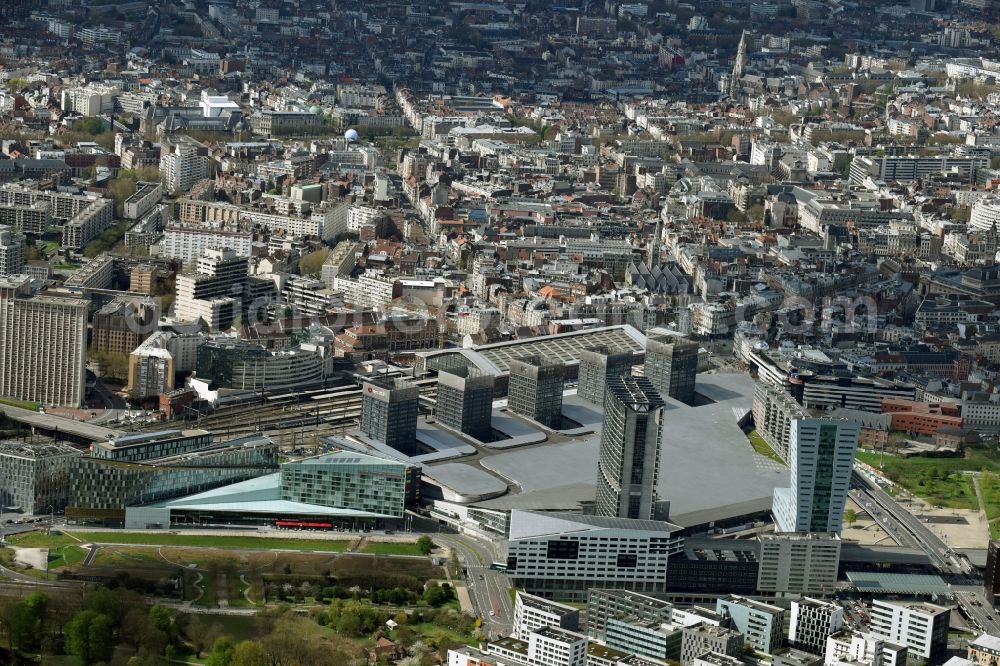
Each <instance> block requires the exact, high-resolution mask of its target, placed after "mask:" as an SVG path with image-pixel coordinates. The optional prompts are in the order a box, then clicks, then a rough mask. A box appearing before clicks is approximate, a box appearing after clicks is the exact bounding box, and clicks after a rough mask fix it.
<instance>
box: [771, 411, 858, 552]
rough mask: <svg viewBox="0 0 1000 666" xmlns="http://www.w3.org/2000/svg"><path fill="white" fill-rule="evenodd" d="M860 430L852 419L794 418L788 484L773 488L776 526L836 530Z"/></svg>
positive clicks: (786, 529) (841, 517)
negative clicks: (789, 485)
mask: <svg viewBox="0 0 1000 666" xmlns="http://www.w3.org/2000/svg"><path fill="white" fill-rule="evenodd" d="M860 432H861V431H860V428H859V427H858V424H857V423H856V422H854V421H844V420H834V419H795V420H794V421H792V432H791V437H790V440H789V446H788V448H789V467H790V468H791V472H792V475H791V476H792V478H791V487H790V488H776V489H775V490H774V501H773V504H772V511H773V513H774V521H775V528H776V531H779V532H835V533H838V534H839V533H840V528H841V526H842V524H843V521H844V504H845V503H846V501H847V491H848V490H849V489H850V487H851V472H852V471H853V469H854V452H855V451H856V450H857V448H858V437H859V435H860Z"/></svg>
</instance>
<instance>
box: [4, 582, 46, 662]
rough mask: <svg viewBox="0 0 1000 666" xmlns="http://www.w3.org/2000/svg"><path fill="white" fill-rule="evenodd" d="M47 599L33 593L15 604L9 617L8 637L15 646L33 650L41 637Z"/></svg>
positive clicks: (40, 594) (38, 593)
mask: <svg viewBox="0 0 1000 666" xmlns="http://www.w3.org/2000/svg"><path fill="white" fill-rule="evenodd" d="M48 604H49V599H48V597H46V596H45V595H44V594H42V593H41V592H33V593H32V594H29V595H28V596H27V597H25V598H24V599H21V600H20V601H18V602H17V604H15V606H14V608H13V612H12V613H11V615H10V620H9V622H10V628H9V631H10V635H11V641H12V642H13V644H14V645H15V646H17V647H18V648H20V649H22V650H33V649H34V648H35V647H36V646H37V645H38V643H39V640H40V639H41V636H42V629H43V627H44V625H45V616H46V612H47V610H48Z"/></svg>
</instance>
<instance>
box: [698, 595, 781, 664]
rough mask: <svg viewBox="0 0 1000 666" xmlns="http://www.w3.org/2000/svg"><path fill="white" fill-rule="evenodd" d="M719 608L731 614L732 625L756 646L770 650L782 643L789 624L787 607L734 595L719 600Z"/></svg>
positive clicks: (768, 652) (766, 651) (766, 650)
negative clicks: (786, 623)
mask: <svg viewBox="0 0 1000 666" xmlns="http://www.w3.org/2000/svg"><path fill="white" fill-rule="evenodd" d="M715 612H716V613H719V614H720V615H723V616H724V617H728V618H729V621H730V623H731V625H732V627H733V628H734V629H736V630H737V631H739V632H740V633H741V634H743V636H744V638H745V639H746V642H747V643H748V644H750V646H752V647H753V648H754V649H755V650H757V651H759V652H764V653H766V654H770V653H771V652H773V651H774V650H776V649H778V648H780V647H781V646H782V643H783V641H784V624H785V610H784V609H783V608H779V607H778V606H774V605H772V604H766V603H763V602H760V601H754V600H753V599H748V598H746V597H740V596H736V595H730V596H728V597H723V598H720V599H719V600H718V601H716V603H715Z"/></svg>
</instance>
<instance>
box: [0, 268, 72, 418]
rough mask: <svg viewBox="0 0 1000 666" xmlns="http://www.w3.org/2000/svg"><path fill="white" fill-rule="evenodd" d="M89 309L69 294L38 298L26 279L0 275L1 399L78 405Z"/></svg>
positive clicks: (48, 294) (45, 295)
mask: <svg viewBox="0 0 1000 666" xmlns="http://www.w3.org/2000/svg"><path fill="white" fill-rule="evenodd" d="M87 306H88V302H87V300H85V299H81V298H76V297H72V296H70V295H68V294H66V295H62V294H58V293H54V292H52V293H42V294H35V293H34V291H33V289H32V286H31V281H30V279H29V278H28V277H27V276H26V275H19V276H11V277H0V395H3V396H9V397H12V398H17V399H19V400H28V401H31V402H38V403H44V404H46V405H65V406H69V407H79V406H80V404H81V403H82V402H83V399H84V388H85V387H84V378H85V364H86V361H87Z"/></svg>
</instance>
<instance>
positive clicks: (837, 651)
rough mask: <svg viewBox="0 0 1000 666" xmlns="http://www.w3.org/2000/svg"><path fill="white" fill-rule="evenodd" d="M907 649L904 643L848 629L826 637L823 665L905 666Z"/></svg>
mask: <svg viewBox="0 0 1000 666" xmlns="http://www.w3.org/2000/svg"><path fill="white" fill-rule="evenodd" d="M908 656H909V650H908V648H907V647H906V646H905V645H901V644H898V643H892V642H889V641H887V640H885V639H883V638H881V637H879V636H876V635H875V634H874V633H862V632H854V631H851V630H848V629H845V630H843V631H840V632H837V633H836V634H833V635H832V636H830V637H829V638H827V639H826V655H825V658H824V660H823V663H824V665H825V666H846V665H847V664H864V666H905V664H906V663H907V659H908Z"/></svg>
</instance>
